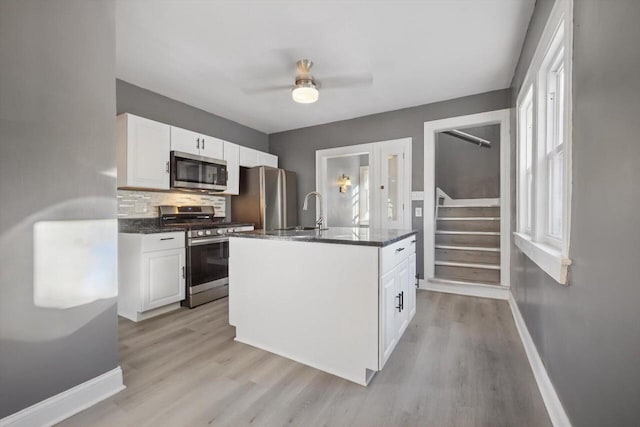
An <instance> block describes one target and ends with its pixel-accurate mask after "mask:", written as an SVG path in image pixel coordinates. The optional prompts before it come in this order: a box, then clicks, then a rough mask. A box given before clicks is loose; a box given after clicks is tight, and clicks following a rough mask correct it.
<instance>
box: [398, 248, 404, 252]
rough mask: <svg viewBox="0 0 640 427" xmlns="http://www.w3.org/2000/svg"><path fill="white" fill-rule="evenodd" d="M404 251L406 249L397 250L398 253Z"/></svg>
mask: <svg viewBox="0 0 640 427" xmlns="http://www.w3.org/2000/svg"><path fill="white" fill-rule="evenodd" d="M402 251H404V248H398V249H396V252H402Z"/></svg>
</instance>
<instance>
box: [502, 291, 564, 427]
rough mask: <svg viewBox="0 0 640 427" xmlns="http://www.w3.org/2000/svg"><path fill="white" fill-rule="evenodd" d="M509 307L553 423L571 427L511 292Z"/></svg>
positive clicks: (559, 426) (558, 426)
mask: <svg viewBox="0 0 640 427" xmlns="http://www.w3.org/2000/svg"><path fill="white" fill-rule="evenodd" d="M509 307H511V313H512V314H513V320H514V321H515V323H516V328H517V329H518V333H519V334H520V339H521V340H522V344H523V345H524V350H525V352H526V353H527V358H528V359H529V364H530V365H531V370H532V371H533V376H534V377H535V379H536V383H538V388H539V389H540V394H541V395H542V400H543V401H544V405H545V406H546V407H547V412H548V413H549V418H550V419H551V423H552V424H553V425H554V426H555V427H571V422H570V421H569V417H568V416H567V413H566V412H565V410H564V407H563V406H562V402H561V401H560V398H559V397H558V394H557V393H556V389H555V388H554V387H553V384H552V383H551V379H550V378H549V375H548V374H547V370H546V369H545V367H544V363H543V362H542V358H541V357H540V354H539V353H538V349H537V348H536V345H535V343H534V342H533V338H531V334H529V329H527V325H526V323H525V322H524V318H523V317H522V314H521V313H520V309H519V308H518V304H517V303H516V300H515V299H514V298H513V294H512V293H511V292H509Z"/></svg>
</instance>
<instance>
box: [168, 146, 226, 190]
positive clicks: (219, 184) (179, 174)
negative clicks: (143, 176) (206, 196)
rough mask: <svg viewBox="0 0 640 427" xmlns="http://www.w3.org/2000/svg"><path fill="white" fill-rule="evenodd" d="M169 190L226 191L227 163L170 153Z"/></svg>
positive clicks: (193, 155) (175, 152) (186, 154)
mask: <svg viewBox="0 0 640 427" xmlns="http://www.w3.org/2000/svg"><path fill="white" fill-rule="evenodd" d="M171 188H187V189H194V190H210V191H224V190H226V189H227V162H226V161H225V160H220V159H214V158H211V157H205V156H199V155H197V154H190V153H183V152H181V151H172V152H171Z"/></svg>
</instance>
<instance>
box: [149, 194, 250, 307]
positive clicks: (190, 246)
mask: <svg viewBox="0 0 640 427" xmlns="http://www.w3.org/2000/svg"><path fill="white" fill-rule="evenodd" d="M159 209H160V226H161V227H162V228H167V229H171V228H173V229H176V228H180V229H186V233H187V234H186V238H187V254H186V255H187V268H186V279H187V280H186V286H187V288H186V293H185V295H186V298H185V300H184V302H183V305H184V306H187V307H190V308H193V307H196V306H198V305H201V304H204V303H206V302H209V301H213V300H215V299H218V298H223V297H226V296H227V295H229V237H228V234H229V233H232V232H237V231H250V230H253V229H254V226H253V225H252V224H247V223H237V222H220V221H216V219H215V216H214V214H215V211H214V209H213V206H160V208H159Z"/></svg>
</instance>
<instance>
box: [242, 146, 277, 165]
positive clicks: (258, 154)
mask: <svg viewBox="0 0 640 427" xmlns="http://www.w3.org/2000/svg"><path fill="white" fill-rule="evenodd" d="M240 166H244V167H246V168H252V167H255V166H270V167H272V168H277V167H278V156H275V155H273V154H269V153H265V152H264V151H258V150H254V149H253V148H249V147H240Z"/></svg>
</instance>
